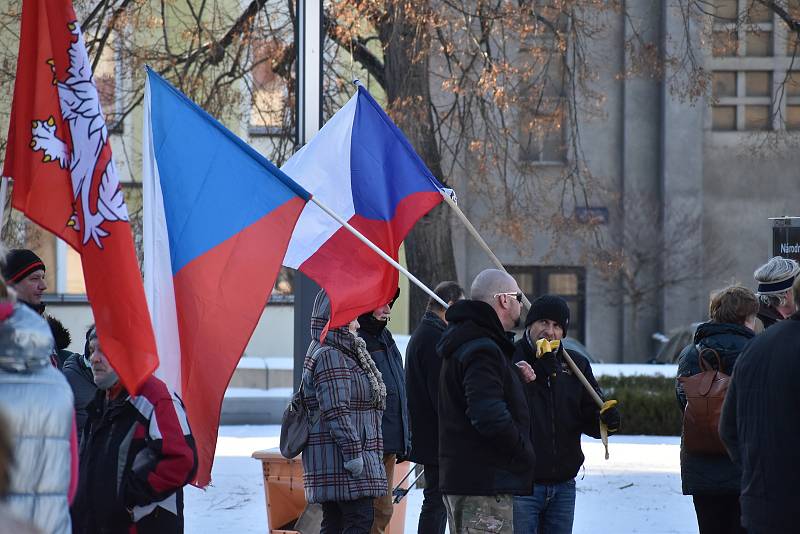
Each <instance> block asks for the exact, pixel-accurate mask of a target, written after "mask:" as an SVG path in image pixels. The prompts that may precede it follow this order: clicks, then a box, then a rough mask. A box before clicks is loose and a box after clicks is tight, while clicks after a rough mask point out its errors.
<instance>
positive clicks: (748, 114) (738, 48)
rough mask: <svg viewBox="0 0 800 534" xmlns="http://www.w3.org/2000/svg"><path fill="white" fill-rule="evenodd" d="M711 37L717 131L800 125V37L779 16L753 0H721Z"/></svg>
mask: <svg viewBox="0 0 800 534" xmlns="http://www.w3.org/2000/svg"><path fill="white" fill-rule="evenodd" d="M794 4H797V5H796V6H795V5H794ZM788 8H789V9H790V10H793V9H798V8H800V1H798V0H790V2H789V5H788ZM711 37H712V43H711V44H712V46H711V56H712V57H711V59H710V64H711V70H712V85H711V87H712V88H711V96H712V98H713V104H712V107H711V128H712V130H714V131H764V130H773V129H784V128H785V129H788V130H794V129H798V128H800V124H798V122H800V116H798V115H800V114H799V113H798V111H800V110H799V109H798V106H800V92H798V91H797V87H796V86H795V85H794V79H793V74H794V73H793V72H792V70H793V67H792V63H793V59H794V58H793V56H794V54H795V52H796V50H797V46H796V45H797V42H798V41H797V37H796V35H795V34H794V33H793V32H791V31H788V30H787V28H786V25H785V24H783V23H782V22H781V21H780V19H778V18H777V15H775V14H774V13H773V11H772V10H770V9H769V8H768V7H766V6H765V5H764V4H762V3H761V2H757V1H754V0H717V1H716V3H715V10H714V20H713V31H712V36H711ZM798 70H800V68H798ZM798 81H800V78H798Z"/></svg>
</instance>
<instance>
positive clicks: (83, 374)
mask: <svg viewBox="0 0 800 534" xmlns="http://www.w3.org/2000/svg"><path fill="white" fill-rule="evenodd" d="M61 371H62V372H63V373H64V378H66V379H67V382H69V387H71V388H72V396H73V398H74V399H75V422H76V423H77V427H78V439H80V437H81V435H82V433H83V427H84V425H85V424H86V417H87V415H86V406H88V405H89V403H90V402H92V399H94V396H95V393H96V392H97V386H96V385H95V384H94V376H93V375H92V370H91V368H89V367H88V366H87V365H86V364H85V363H84V362H83V355H82V354H76V353H72V355H71V356H70V357H69V358H67V361H65V362H64V368H63V369H62V370H61Z"/></svg>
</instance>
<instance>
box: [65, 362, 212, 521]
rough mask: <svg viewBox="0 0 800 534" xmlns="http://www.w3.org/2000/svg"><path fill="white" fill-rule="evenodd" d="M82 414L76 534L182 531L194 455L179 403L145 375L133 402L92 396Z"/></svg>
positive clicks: (127, 397)
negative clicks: (145, 378) (144, 379)
mask: <svg viewBox="0 0 800 534" xmlns="http://www.w3.org/2000/svg"><path fill="white" fill-rule="evenodd" d="M111 391H113V389H112V390H111ZM87 413H88V418H87V419H86V425H85V427H84V429H83V436H82V438H81V449H80V478H79V481H78V493H77V496H76V498H75V502H74V503H73V506H72V519H73V523H74V527H75V534H84V533H85V534H89V533H107V534H113V533H119V534H123V533H125V534H129V533H137V534H142V533H159V534H161V533H164V534H166V533H169V532H182V531H183V490H182V488H183V486H184V485H186V484H187V483H188V482H189V481H191V480H192V478H193V477H194V475H195V472H196V470H197V450H196V448H195V443H194V438H193V437H192V434H191V431H190V429H189V424H188V422H187V420H186V412H185V409H184V407H183V403H182V402H181V400H180V399H179V398H178V397H177V396H176V395H175V394H174V393H171V392H170V391H169V389H168V388H167V386H166V384H164V382H162V381H161V380H159V379H158V378H156V377H155V376H150V377H149V378H148V379H147V380H146V381H145V383H144V384H143V385H142V388H141V390H140V392H139V394H138V395H136V396H131V395H128V393H127V392H126V391H125V390H123V389H121V388H120V391H119V392H118V394H117V395H116V396H115V397H114V398H113V399H109V398H107V392H106V391H104V390H98V391H97V394H96V395H95V397H94V399H93V400H92V402H90V403H89V405H88V406H87ZM128 510H131V511H130V512H128Z"/></svg>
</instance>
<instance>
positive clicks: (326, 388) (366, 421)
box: [302, 291, 386, 503]
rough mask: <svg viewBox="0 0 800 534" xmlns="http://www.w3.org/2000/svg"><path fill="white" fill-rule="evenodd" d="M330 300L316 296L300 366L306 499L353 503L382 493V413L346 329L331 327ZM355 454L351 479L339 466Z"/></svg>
mask: <svg viewBox="0 0 800 534" xmlns="http://www.w3.org/2000/svg"><path fill="white" fill-rule="evenodd" d="M329 317H330V301H329V300H328V297H327V295H326V294H325V293H324V292H322V291H321V292H320V293H319V294H318V295H317V298H316V300H315V301H314V308H313V311H312V313H311V339H312V341H311V344H310V345H309V347H308V352H307V353H306V357H305V360H304V362H303V378H302V380H303V400H304V402H305V404H306V407H307V408H308V410H309V414H310V418H311V421H312V425H311V427H310V429H309V436H308V445H306V448H305V450H304V451H303V485H304V487H305V493H306V501H307V502H309V503H323V502H330V501H337V502H341V501H353V500H356V499H360V498H363V497H379V496H381V495H385V494H386V470H385V469H384V467H383V439H382V437H381V416H382V412H381V410H379V409H378V408H376V407H375V406H374V405H373V403H372V388H371V386H370V383H369V377H368V376H367V374H366V372H364V370H363V369H362V368H361V367H360V366H359V364H358V360H357V358H358V356H357V352H356V347H355V339H354V337H353V335H352V334H350V332H349V331H348V330H347V327H344V326H343V327H338V328H331V329H330V330H328V333H327V334H326V336H325V341H324V343H320V342H319V339H320V336H321V335H322V330H323V328H324V327H325V325H326V324H327V322H328V319H329ZM359 456H361V458H362V460H363V461H364V470H363V472H362V473H361V474H359V475H358V476H353V475H352V474H350V472H349V471H347V470H346V469H345V468H344V463H345V462H347V461H350V460H353V459H355V458H357V457H359Z"/></svg>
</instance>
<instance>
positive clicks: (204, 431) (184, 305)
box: [165, 198, 305, 487]
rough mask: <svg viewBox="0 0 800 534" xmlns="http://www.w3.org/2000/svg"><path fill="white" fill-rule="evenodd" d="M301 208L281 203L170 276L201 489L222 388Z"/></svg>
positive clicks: (297, 204) (271, 282) (267, 292)
mask: <svg viewBox="0 0 800 534" xmlns="http://www.w3.org/2000/svg"><path fill="white" fill-rule="evenodd" d="M304 206H305V201H304V200H302V199H301V198H295V199H293V200H291V201H289V202H287V203H286V204H284V205H283V206H281V207H279V208H277V209H276V210H274V211H273V212H271V213H270V214H269V215H267V216H265V217H263V218H262V219H260V220H259V221H258V222H256V223H255V224H253V225H252V226H249V227H248V228H246V229H245V230H244V231H242V232H241V233H239V234H236V235H235V236H234V237H231V238H230V239H228V240H226V241H224V242H223V243H222V244H220V245H219V246H217V247H215V248H214V249H212V250H210V251H208V252H207V253H205V254H204V255H203V256H200V257H199V258H197V259H195V260H193V261H192V262H190V263H189V264H188V265H186V267H184V268H183V269H181V271H180V272H179V273H178V274H176V275H175V278H174V287H175V305H176V309H177V310H178V330H179V331H180V341H181V352H182V354H181V377H182V398H183V401H184V403H185V405H186V412H187V415H188V417H189V424H190V426H191V427H192V434H193V435H194V437H195V443H196V444H197V452H198V461H199V466H198V471H197V477H196V479H195V481H194V484H195V485H198V486H201V487H202V486H206V485H207V484H208V483H209V481H210V479H211V467H212V465H213V461H214V450H215V448H216V444H217V430H218V427H219V416H220V410H221V408H222V399H223V397H224V395H225V389H226V388H227V387H228V383H229V382H230V380H231V376H233V372H234V371H235V370H236V364H237V363H238V362H239V358H241V356H242V353H243V352H244V349H245V347H246V346H247V342H248V341H249V340H250V336H251V335H252V334H253V330H254V329H255V327H256V324H257V323H258V320H259V318H260V317H261V314H262V312H263V310H264V306H265V305H266V303H267V300H268V299H269V295H270V293H271V291H272V287H273V286H274V285H275V279H276V277H277V276H278V271H279V270H280V267H281V262H282V260H283V256H284V253H285V252H286V246H287V244H288V243H289V238H290V237H291V233H292V230H293V228H294V225H295V222H296V221H297V218H298V217H299V216H300V212H301V211H302V210H303V207H304ZM287 335H288V334H287ZM165 359H166V356H165Z"/></svg>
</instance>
